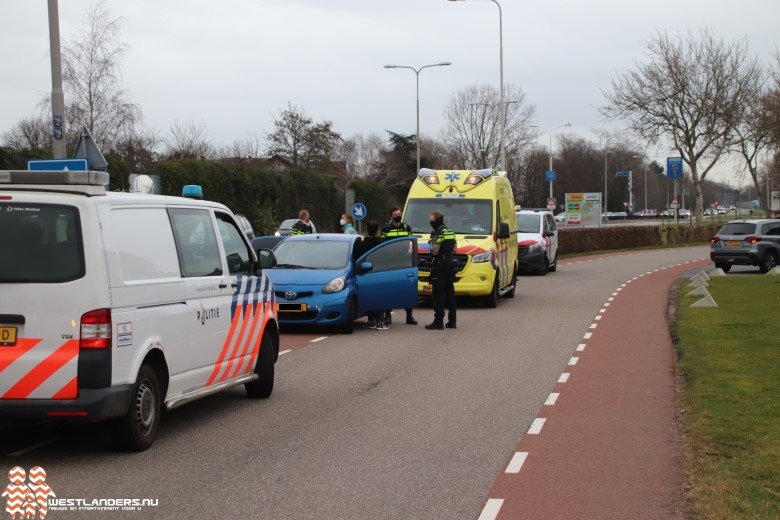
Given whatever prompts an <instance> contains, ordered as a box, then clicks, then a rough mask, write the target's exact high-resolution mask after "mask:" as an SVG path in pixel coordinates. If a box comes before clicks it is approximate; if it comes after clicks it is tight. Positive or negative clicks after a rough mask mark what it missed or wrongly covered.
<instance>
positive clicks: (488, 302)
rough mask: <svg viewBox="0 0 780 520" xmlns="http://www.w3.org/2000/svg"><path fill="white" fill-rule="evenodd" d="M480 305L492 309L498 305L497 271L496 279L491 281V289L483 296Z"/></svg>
mask: <svg viewBox="0 0 780 520" xmlns="http://www.w3.org/2000/svg"><path fill="white" fill-rule="evenodd" d="M482 305H483V306H485V307H487V308H489V309H494V308H496V307H497V306H498V273H496V280H495V282H493V290H492V291H490V294H488V295H487V296H485V297H484V299H483V300H482Z"/></svg>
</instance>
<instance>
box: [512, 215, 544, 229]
mask: <svg viewBox="0 0 780 520" xmlns="http://www.w3.org/2000/svg"><path fill="white" fill-rule="evenodd" d="M540 218H542V216H541V215H539V214H537V213H518V214H517V232H518V233H538V232H539V219H540Z"/></svg>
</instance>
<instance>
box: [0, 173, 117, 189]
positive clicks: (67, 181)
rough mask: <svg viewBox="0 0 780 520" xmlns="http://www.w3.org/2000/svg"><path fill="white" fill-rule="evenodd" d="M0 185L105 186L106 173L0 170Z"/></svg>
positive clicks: (106, 182) (106, 180)
mask: <svg viewBox="0 0 780 520" xmlns="http://www.w3.org/2000/svg"><path fill="white" fill-rule="evenodd" d="M0 184H60V185H72V186H106V185H107V184H108V172H96V171H69V170H55V171H45V170H0Z"/></svg>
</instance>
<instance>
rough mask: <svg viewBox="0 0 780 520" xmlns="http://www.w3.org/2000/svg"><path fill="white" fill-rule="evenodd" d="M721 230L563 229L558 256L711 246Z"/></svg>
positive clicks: (714, 226) (686, 226)
mask: <svg viewBox="0 0 780 520" xmlns="http://www.w3.org/2000/svg"><path fill="white" fill-rule="evenodd" d="M720 226H721V224H720V223H719V222H705V223H703V224H701V225H696V224H693V223H689V222H686V223H683V224H679V225H676V224H661V225H658V226H639V225H637V226H632V225H606V226H602V227H595V228H591V227H586V228H579V227H578V228H574V227H570V228H562V229H559V230H558V253H559V254H561V255H566V254H574V253H588V252H591V251H608V250H611V249H633V248H638V247H652V246H668V245H683V244H692V243H701V242H709V240H710V238H712V235H714V234H715V233H717V231H718V229H720Z"/></svg>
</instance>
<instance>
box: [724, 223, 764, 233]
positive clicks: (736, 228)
mask: <svg viewBox="0 0 780 520" xmlns="http://www.w3.org/2000/svg"><path fill="white" fill-rule="evenodd" d="M755 232H756V225H755V224H751V223H748V222H732V223H729V224H725V225H724V226H723V227H722V228H720V231H718V234H719V235H750V234H751V233H755Z"/></svg>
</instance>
